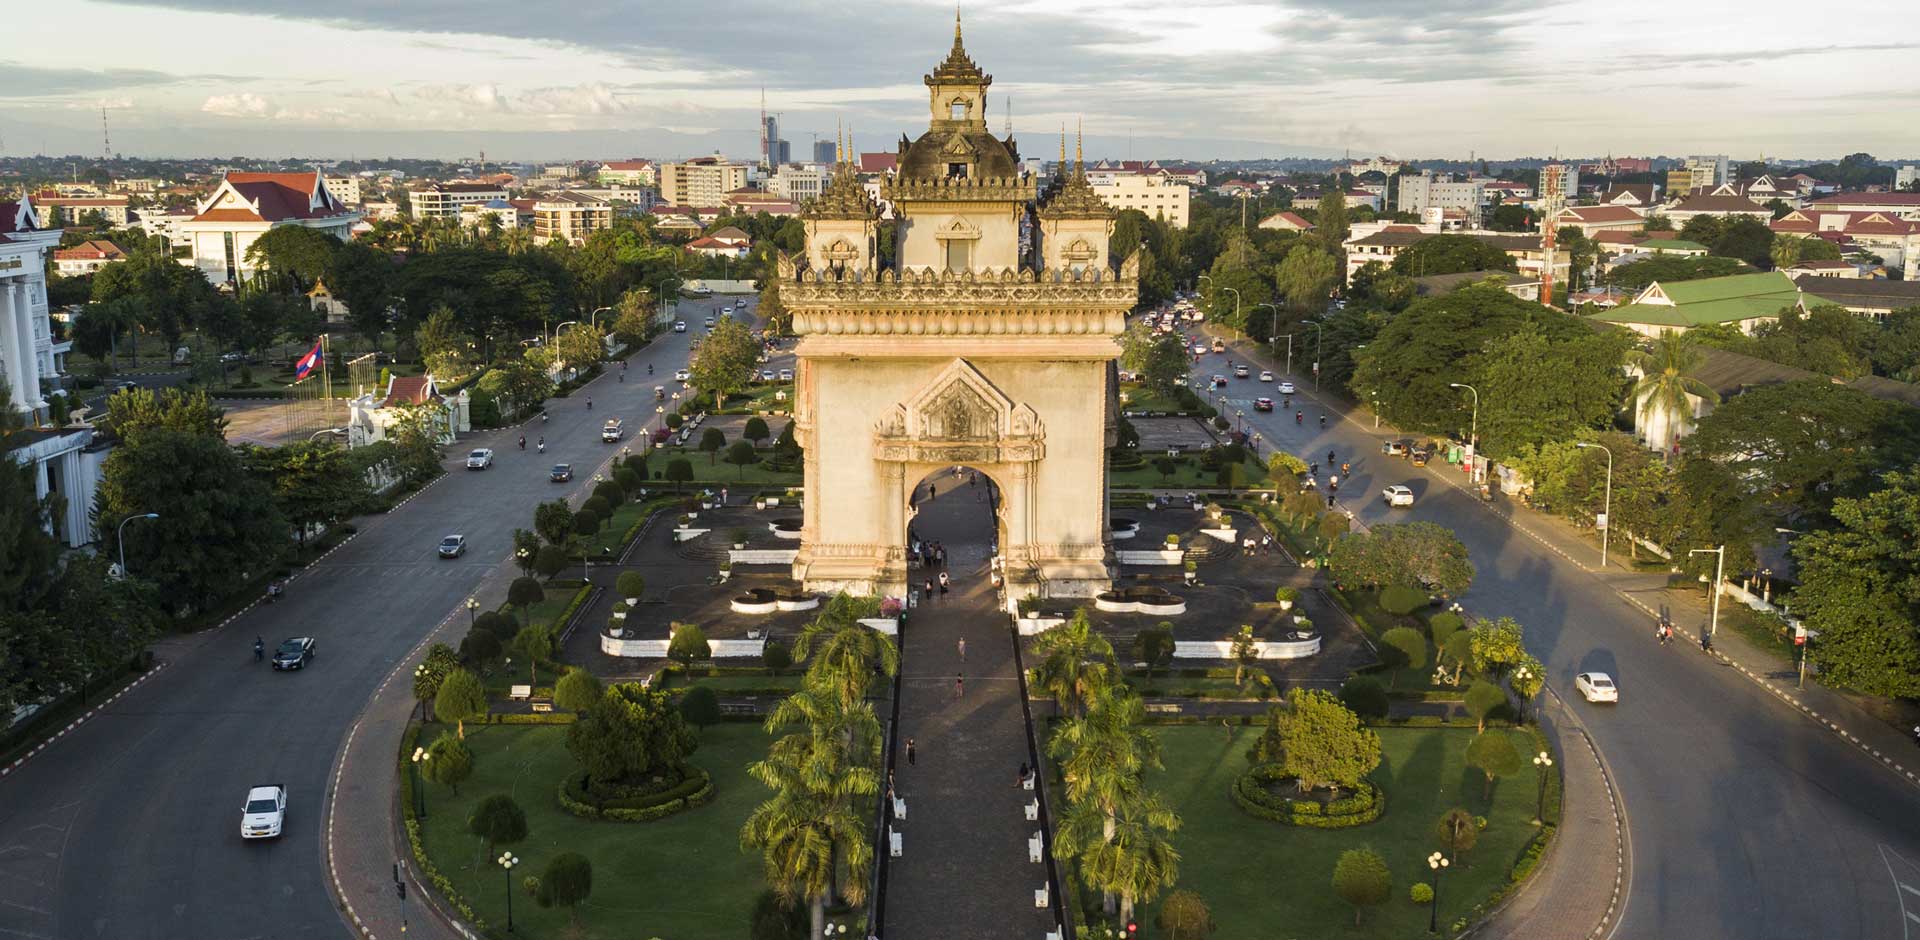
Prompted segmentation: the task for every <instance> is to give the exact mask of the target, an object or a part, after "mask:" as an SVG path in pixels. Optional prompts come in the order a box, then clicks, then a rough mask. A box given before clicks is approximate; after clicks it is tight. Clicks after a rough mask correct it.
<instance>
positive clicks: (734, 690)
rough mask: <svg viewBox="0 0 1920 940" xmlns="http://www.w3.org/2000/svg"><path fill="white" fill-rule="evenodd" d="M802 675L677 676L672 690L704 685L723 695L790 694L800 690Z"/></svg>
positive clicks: (793, 673) (795, 673)
mask: <svg viewBox="0 0 1920 940" xmlns="http://www.w3.org/2000/svg"><path fill="white" fill-rule="evenodd" d="M800 681H801V677H800V673H799V672H798V671H797V670H794V671H791V672H790V673H789V674H788V675H784V676H700V677H697V678H693V679H688V678H684V677H678V676H676V677H675V678H674V680H673V685H672V688H676V689H680V688H692V687H694V686H696V685H704V686H707V687H708V688H711V689H713V690H714V691H715V692H718V693H719V694H721V695H736V694H743V693H744V692H745V691H747V690H752V691H758V690H761V689H784V690H787V691H790V692H798V691H799V690H800Z"/></svg>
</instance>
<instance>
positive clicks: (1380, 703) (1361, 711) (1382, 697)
mask: <svg viewBox="0 0 1920 940" xmlns="http://www.w3.org/2000/svg"><path fill="white" fill-rule="evenodd" d="M1340 704H1342V705H1345V706H1347V710H1349V711H1351V712H1353V713H1354V714H1356V715H1359V716H1360V717H1362V718H1371V719H1375V720H1379V719H1381V718H1385V717H1387V690H1386V689H1384V688H1381V687H1380V680H1378V679H1375V678H1373V677H1372V676H1354V677H1353V678H1351V679H1348V680H1347V681H1346V683H1345V684H1343V685H1341V686H1340Z"/></svg>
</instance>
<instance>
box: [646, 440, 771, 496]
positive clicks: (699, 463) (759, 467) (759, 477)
mask: <svg viewBox="0 0 1920 940" xmlns="http://www.w3.org/2000/svg"><path fill="white" fill-rule="evenodd" d="M695 440H696V441H697V440H699V438H697V437H696V438H695ZM727 443H728V444H732V443H733V442H732V441H728V442H727ZM768 455H769V451H768V450H767V449H764V448H763V449H762V450H761V451H760V462H759V463H756V464H748V465H747V466H744V467H738V466H735V465H733V464H730V463H728V462H726V461H725V460H724V459H718V457H716V455H713V454H708V453H705V452H703V451H701V450H700V449H699V448H698V447H661V448H656V449H654V450H653V451H652V452H650V453H648V454H647V472H648V473H649V474H653V475H655V478H654V479H653V480H652V481H651V485H653V486H671V485H672V484H670V483H667V482H666V479H665V477H664V476H662V474H665V473H666V470H667V464H668V463H670V462H672V461H673V459H674V458H676V457H685V458H687V462H688V463H690V464H692V465H693V483H695V484H700V485H706V484H714V485H717V486H729V485H736V486H737V485H739V484H742V483H757V484H760V485H763V486H799V485H800V474H798V473H780V472H777V471H774V470H769V469H767V457H768ZM718 456H720V457H724V453H723V454H721V455H718ZM689 485H691V484H689Z"/></svg>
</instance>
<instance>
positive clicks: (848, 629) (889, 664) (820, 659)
mask: <svg viewBox="0 0 1920 940" xmlns="http://www.w3.org/2000/svg"><path fill="white" fill-rule="evenodd" d="M877 613H879V605H878V604H877V603H876V602H875V601H874V600H873V599H871V598H856V597H851V596H849V595H847V594H844V593H841V594H835V595H834V596H833V597H832V598H831V599H829V600H828V601H827V603H826V606H824V607H822V608H821V609H820V615H819V616H817V617H815V618H813V622H811V623H809V624H807V625H806V626H805V627H803V628H802V629H801V630H800V636H799V637H798V638H796V639H795V640H794V642H793V658H794V659H795V660H798V661H800V662H807V661H808V660H809V659H810V658H811V659H812V662H811V664H810V665H808V667H807V683H808V685H817V686H819V687H823V688H829V689H832V690H833V693H834V694H835V695H836V696H837V697H838V698H839V699H840V701H841V703H842V704H843V706H845V707H847V708H851V707H852V706H853V705H854V704H855V703H857V702H859V701H860V700H862V699H864V698H866V695H867V689H868V687H869V686H870V685H872V683H873V678H874V675H875V669H876V667H877V668H878V670H879V673H880V674H883V675H888V676H891V675H893V674H894V673H895V672H896V671H898V670H899V668H900V648H899V647H897V646H895V645H894V642H893V638H892V637H890V636H887V635H886V634H884V633H881V632H880V631H878V630H875V629H873V628H872V627H869V626H867V625H866V624H863V623H861V622H860V621H861V620H862V619H863V618H866V617H872V616H874V615H875V614H877Z"/></svg>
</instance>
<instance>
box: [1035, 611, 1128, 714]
mask: <svg viewBox="0 0 1920 940" xmlns="http://www.w3.org/2000/svg"><path fill="white" fill-rule="evenodd" d="M1033 652H1034V655H1035V656H1037V657H1039V658H1040V664H1039V665H1038V666H1035V667H1034V669H1033V680H1034V684H1036V685H1038V686H1039V687H1040V688H1041V689H1043V690H1045V691H1046V693H1047V695H1049V696H1051V697H1052V698H1053V700H1054V702H1055V703H1056V704H1058V705H1059V706H1060V710H1061V711H1063V712H1066V713H1068V714H1072V715H1084V714H1086V711H1087V707H1088V706H1089V705H1090V704H1091V703H1092V701H1093V700H1094V699H1095V698H1096V697H1097V696H1098V694H1099V691H1098V690H1099V689H1100V688H1102V687H1104V686H1106V685H1108V684H1109V683H1110V681H1111V677H1110V676H1109V675H1108V668H1109V667H1110V666H1111V665H1112V663H1113V644H1112V643H1109V642H1107V638H1106V637H1103V636H1101V635H1100V634H1098V633H1095V632H1094V630H1093V624H1091V623H1089V622H1088V621H1087V612H1086V610H1085V609H1081V610H1077V611H1075V612H1074V614H1073V619H1072V620H1069V621H1067V622H1066V623H1064V624H1061V625H1060V626H1057V627H1054V628H1053V629H1051V630H1048V631H1046V632H1044V633H1042V634H1040V635H1039V636H1037V637H1035V638H1034V641H1033Z"/></svg>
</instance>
